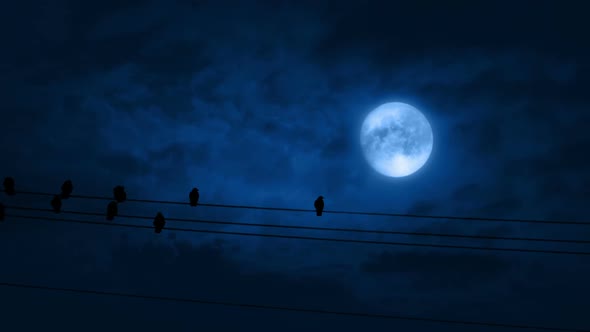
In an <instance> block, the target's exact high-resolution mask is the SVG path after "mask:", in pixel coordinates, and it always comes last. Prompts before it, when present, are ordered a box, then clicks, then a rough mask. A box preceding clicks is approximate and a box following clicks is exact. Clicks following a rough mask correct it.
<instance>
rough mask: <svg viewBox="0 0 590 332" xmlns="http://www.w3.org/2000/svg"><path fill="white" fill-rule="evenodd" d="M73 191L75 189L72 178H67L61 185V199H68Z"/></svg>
mask: <svg viewBox="0 0 590 332" xmlns="http://www.w3.org/2000/svg"><path fill="white" fill-rule="evenodd" d="M72 191H74V185H73V184H72V180H66V181H64V183H63V184H62V185H61V199H68V198H70V195H72Z"/></svg>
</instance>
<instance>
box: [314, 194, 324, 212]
mask: <svg viewBox="0 0 590 332" xmlns="http://www.w3.org/2000/svg"><path fill="white" fill-rule="evenodd" d="M313 206H314V207H315V213H316V215H317V216H321V215H322V212H323V211H324V196H319V197H318V198H317V199H316V200H315V202H314V203H313Z"/></svg>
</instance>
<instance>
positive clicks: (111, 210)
mask: <svg viewBox="0 0 590 332" xmlns="http://www.w3.org/2000/svg"><path fill="white" fill-rule="evenodd" d="M117 214H119V208H118V206H117V202H115V201H111V202H110V203H109V205H107V220H109V221H112V220H114V219H115V217H116V216H117Z"/></svg>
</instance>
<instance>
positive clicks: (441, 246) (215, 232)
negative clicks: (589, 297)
mask: <svg viewBox="0 0 590 332" xmlns="http://www.w3.org/2000/svg"><path fill="white" fill-rule="evenodd" d="M7 217H14V218H23V219H32V220H52V221H59V222H67V223H78V224H87V225H104V226H117V227H128V228H141V229H153V227H152V226H144V225H133V224H119V223H109V222H100V221H88V220H78V219H63V218H52V217H40V216H23V215H7ZM165 229H166V230H169V231H178V232H194V233H208V234H220V235H237V236H255V237H266V238H280V239H296V240H311V241H326V242H341V243H358V244H375V245H391V246H407V247H428V248H446V249H469V250H485V251H507V252H526V253H540V254H560V255H581V256H589V255H590V252H584V251H560V250H540V249H521V248H487V247H474V246H459V245H447V244H425V243H409V242H393V241H371V240H353V239H338V238H324V237H312V236H298V235H281V234H260V233H246V232H230V231H216V230H205V229H191V228H174V227H166V228H165Z"/></svg>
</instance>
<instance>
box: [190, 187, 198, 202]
mask: <svg viewBox="0 0 590 332" xmlns="http://www.w3.org/2000/svg"><path fill="white" fill-rule="evenodd" d="M188 198H189V201H190V205H191V206H197V204H199V189H197V188H193V190H192V191H191V192H190V194H188Z"/></svg>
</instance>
